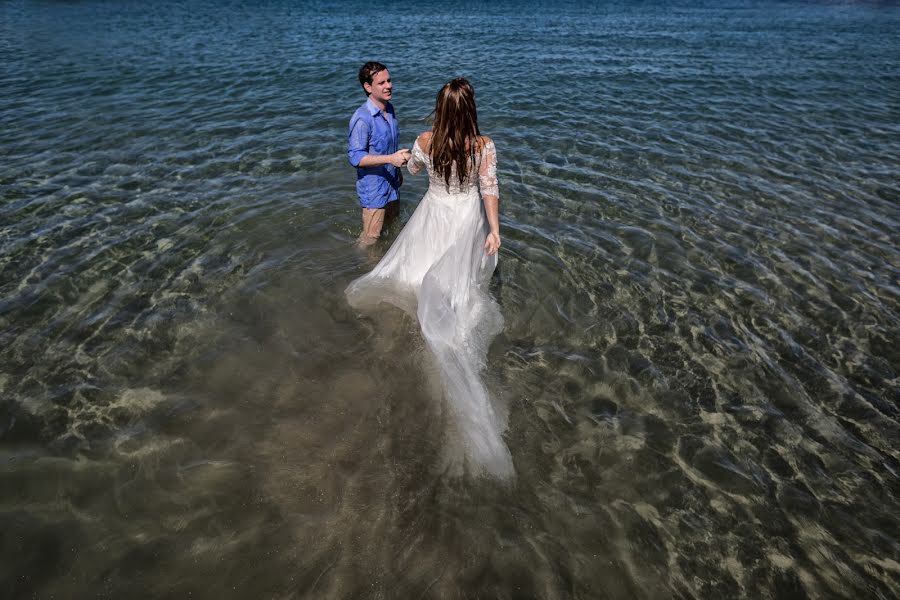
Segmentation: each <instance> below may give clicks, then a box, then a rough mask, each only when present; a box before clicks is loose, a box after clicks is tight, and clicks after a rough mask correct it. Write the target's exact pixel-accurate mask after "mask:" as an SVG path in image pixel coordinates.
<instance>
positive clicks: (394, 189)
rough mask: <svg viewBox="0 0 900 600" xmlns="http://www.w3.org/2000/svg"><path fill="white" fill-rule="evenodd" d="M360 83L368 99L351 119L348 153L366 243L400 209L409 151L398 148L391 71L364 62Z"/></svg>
mask: <svg viewBox="0 0 900 600" xmlns="http://www.w3.org/2000/svg"><path fill="white" fill-rule="evenodd" d="M359 83H360V84H362V87H363V90H365V92H366V96H368V99H367V100H366V101H365V102H364V103H363V105H362V106H360V107H359V108H358V109H356V112H355V113H353V117H352V118H351V119H350V136H349V144H348V151H347V155H348V156H349V157H350V164H351V165H353V166H354V167H356V193H357V195H358V196H359V204H360V206H361V207H362V222H363V230H362V233H361V234H360V236H359V241H360V243H361V244H364V245H369V244H373V243H375V242H376V241H377V240H378V237H379V236H380V235H381V228H382V226H383V225H384V222H385V217H387V219H388V220H390V219H393V218H394V217H395V216H397V215H398V214H399V213H400V202H399V201H398V198H399V197H400V196H399V191H400V184H401V183H402V181H403V175H402V173H401V171H400V168H401V167H402V166H403V165H405V164H406V161H407V160H409V156H410V154H409V150H407V149H406V148H402V149H401V148H398V146H399V145H400V128H399V127H398V125H397V118H396V117H395V116H394V107H393V106H392V105H391V102H390V101H391V98H392V97H393V89H394V86H393V83H392V82H391V73H390V71H388V70H387V67H385V66H384V65H383V64H381V63H378V62H367V63H366V64H364V65H363V66H362V67H361V68H360V69H359Z"/></svg>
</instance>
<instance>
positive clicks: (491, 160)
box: [406, 136, 500, 198]
mask: <svg viewBox="0 0 900 600" xmlns="http://www.w3.org/2000/svg"><path fill="white" fill-rule="evenodd" d="M420 137H421V136H420ZM484 140H485V144H484V146H482V148H481V152H479V153H478V154H476V155H475V171H476V172H477V173H478V178H477V180H476V178H475V177H473V176H471V175H470V176H469V177H467V178H466V180H465V181H463V183H462V185H460V183H459V178H458V177H457V176H456V165H455V164H454V165H453V171H452V174H451V176H450V189H449V190H448V191H449V192H450V193H451V194H460V193H466V192H468V191H470V190H472V189H473V188H475V187H476V186H477V187H480V188H481V196H482V197H484V196H495V197H498V198H499V197H500V186H499V184H498V182H497V149H496V148H495V147H494V141H493V140H492V139H491V138H489V137H484ZM422 167H425V168H426V170H427V171H428V185H429V186H435V187H439V188H443V189H447V183H446V182H445V181H444V179H443V178H442V177H441V176H440V175H438V174H437V173H435V172H434V167H433V165H432V164H431V157H430V156H428V154H427V153H426V152H425V151H424V150H422V148H421V147H420V146H419V140H418V139H417V140H416V143H415V144H413V148H412V156H411V157H410V159H409V162H407V163H406V168H407V170H408V171H409V172H410V173H411V174H413V175H417V174H419V172H421V170H422Z"/></svg>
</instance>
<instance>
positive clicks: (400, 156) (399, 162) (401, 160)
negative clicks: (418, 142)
mask: <svg viewBox="0 0 900 600" xmlns="http://www.w3.org/2000/svg"><path fill="white" fill-rule="evenodd" d="M410 156H412V154H410V153H409V150H408V149H406V148H400V149H399V150H397V151H396V152H394V153H393V154H391V158H390V162H391V164H392V165H394V166H395V167H397V168H400V167H402V166H403V165H405V164H406V161H408V160H409V157H410Z"/></svg>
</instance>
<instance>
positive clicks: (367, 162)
mask: <svg viewBox="0 0 900 600" xmlns="http://www.w3.org/2000/svg"><path fill="white" fill-rule="evenodd" d="M408 160H409V150H407V149H406V148H400V149H399V150H397V151H396V152H394V153H393V154H366V155H365V156H363V157H362V158H360V159H359V163H357V164H356V165H355V166H357V167H377V166H378V165H387V164H391V165H394V166H395V167H402V166H403V165H405V164H406V161H408ZM351 162H353V161H352V160H351Z"/></svg>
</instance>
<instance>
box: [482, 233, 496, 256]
mask: <svg viewBox="0 0 900 600" xmlns="http://www.w3.org/2000/svg"><path fill="white" fill-rule="evenodd" d="M499 249H500V234H499V233H497V232H495V231H492V232H490V233H489V234H488V236H487V240H485V242H484V250H485V252H487V254H488V256H493V255H494V254H497V250H499Z"/></svg>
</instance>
